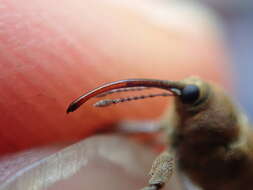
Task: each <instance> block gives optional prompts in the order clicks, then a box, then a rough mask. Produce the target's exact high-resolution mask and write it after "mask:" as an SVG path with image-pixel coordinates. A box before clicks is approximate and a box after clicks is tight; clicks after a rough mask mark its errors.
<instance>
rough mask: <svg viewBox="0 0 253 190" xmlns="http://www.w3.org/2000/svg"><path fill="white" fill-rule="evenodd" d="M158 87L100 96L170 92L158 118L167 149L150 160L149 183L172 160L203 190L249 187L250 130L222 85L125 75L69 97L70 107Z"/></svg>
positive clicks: (163, 176)
mask: <svg viewBox="0 0 253 190" xmlns="http://www.w3.org/2000/svg"><path fill="white" fill-rule="evenodd" d="M142 88H143V89H145V88H159V89H162V90H165V91H169V92H165V93H161V94H153V95H147V96H136V97H130V98H120V99H116V100H102V101H99V102H98V103H96V104H95V105H96V106H108V105H110V104H116V103H119V102H125V101H131V100H136V99H142V98H148V97H156V96H174V98H173V99H174V101H173V103H172V105H171V106H170V109H169V111H168V113H166V114H165V116H166V117H164V119H162V121H161V122H160V123H159V125H160V128H161V129H163V130H164V131H165V132H167V136H168V138H167V140H168V148H167V149H166V150H165V151H164V152H162V153H161V154H160V155H159V156H158V157H157V158H156V159H155V161H154V163H153V165H152V167H151V171H150V180H149V182H148V185H147V186H146V187H144V189H143V190H159V189H161V188H162V187H164V185H165V183H166V182H167V181H168V179H169V178H170V177H171V175H172V172H173V168H174V162H175V163H176V165H177V167H178V169H179V170H180V171H181V172H182V173H183V174H185V175H186V176H187V177H188V178H189V179H190V181H192V182H193V183H194V184H195V185H197V186H198V187H199V188H200V189H203V190H240V189H243V190H252V189H253V135H252V134H253V133H252V129H251V128H250V124H249V122H248V120H247V117H246V116H245V114H243V113H242V111H241V110H240V109H239V108H238V107H237V105H236V104H235V103H234V102H233V100H231V98H230V96H229V95H228V94H227V93H226V92H225V91H224V90H223V89H222V88H221V87H218V86H217V85H215V84H212V83H210V82H205V81H204V80H202V79H200V78H198V77H189V78H186V79H184V80H180V81H168V80H156V79H128V80H120V81H116V82H112V83H108V84H105V85H102V86H100V87H98V88H96V89H94V90H92V91H90V92H88V93H87V94H84V95H83V96H81V97H79V98H78V99H76V100H75V101H73V102H72V103H71V104H70V106H69V107H68V109H67V112H73V111H75V110H76V109H77V108H79V107H80V106H81V105H82V104H83V103H85V102H86V101H87V100H89V99H90V98H92V97H95V96H105V95H107V94H110V93H116V92H119V91H121V92H122V91H128V90H131V89H132V90H142Z"/></svg>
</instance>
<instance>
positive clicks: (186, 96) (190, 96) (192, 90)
mask: <svg viewBox="0 0 253 190" xmlns="http://www.w3.org/2000/svg"><path fill="white" fill-rule="evenodd" d="M199 95H200V91H199V87H197V86H196V85H187V86H185V87H184V88H183V89H182V91H181V100H182V102H183V103H184V104H192V103H194V102H196V101H197V100H198V98H199Z"/></svg>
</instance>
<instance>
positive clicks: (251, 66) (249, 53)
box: [199, 0, 253, 121]
mask: <svg viewBox="0 0 253 190" xmlns="http://www.w3.org/2000/svg"><path fill="white" fill-rule="evenodd" d="M199 2H201V3H203V4H204V5H206V6H207V7H209V8H211V9H212V10H214V11H215V13H216V14H217V15H218V16H219V19H220V21H221V22H222V24H223V32H224V33H223V37H224V38H223V40H224V41H225V44H226V48H227V49H228V52H229V56H230V58H231V60H230V63H231V64H232V65H233V67H234V75H233V77H234V79H235V88H234V93H235V96H236V98H237V99H238V100H239V102H240V104H241V105H242V107H243V109H244V110H245V111H246V112H247V114H248V115H249V116H250V117H249V119H250V120H251V121H253V120H252V118H253V100H252V96H253V89H252V81H253V63H252V62H253V1H252V0H242V1H237V0H200V1H199ZM221 72H222V71H221Z"/></svg>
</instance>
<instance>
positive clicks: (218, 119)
mask: <svg viewBox="0 0 253 190" xmlns="http://www.w3.org/2000/svg"><path fill="white" fill-rule="evenodd" d="M182 82H184V83H185V84H187V85H196V86H197V87H198V88H199V94H198V97H197V98H196V99H195V100H192V101H188V102H187V101H184V99H182V97H180V96H179V97H176V98H175V105H174V112H175V114H176V115H175V116H176V117H175V119H176V122H175V123H176V130H175V133H176V135H175V136H176V138H175V141H174V145H175V146H176V145H177V144H180V143H185V144H187V146H188V145H189V146H191V147H193V148H200V149H201V148H203V149H205V148H206V146H208V147H215V146H220V145H221V146H226V145H227V144H229V143H231V142H233V141H234V140H236V138H237V137H238V136H239V128H238V118H237V115H238V114H237V110H236V109H235V106H234V105H233V103H232V101H231V100H230V98H229V96H228V95H226V93H225V92H224V91H223V90H222V89H221V88H219V87H217V86H215V85H213V84H210V83H207V82H204V81H203V80H201V79H199V78H197V77H191V78H187V79H185V80H183V81H182Z"/></svg>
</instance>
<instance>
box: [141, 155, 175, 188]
mask: <svg viewBox="0 0 253 190" xmlns="http://www.w3.org/2000/svg"><path fill="white" fill-rule="evenodd" d="M173 167H174V157H173V155H172V154H171V153H169V152H168V151H165V152H163V153H161V154H160V155H159V156H158V157H157V158H156V159H155V161H154V163H153V165H152V168H151V170H150V172H149V175H150V176H151V177H150V179H149V182H148V183H149V185H148V186H147V187H144V188H143V189H142V190H160V189H161V188H163V186H164V185H165V183H166V182H167V181H168V180H169V178H170V177H171V176H172V173H173Z"/></svg>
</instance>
